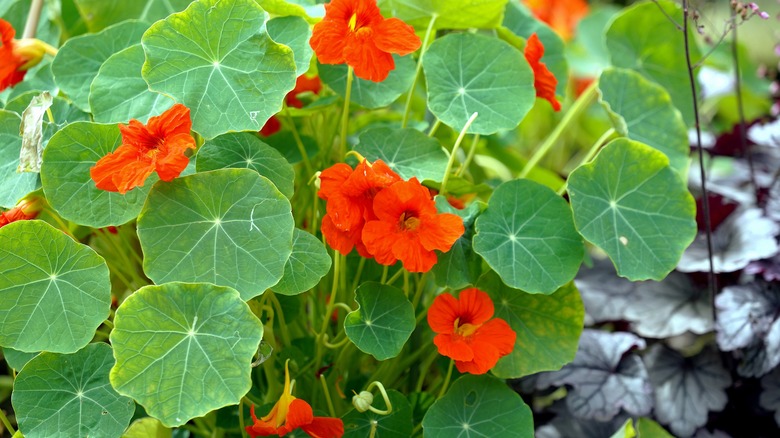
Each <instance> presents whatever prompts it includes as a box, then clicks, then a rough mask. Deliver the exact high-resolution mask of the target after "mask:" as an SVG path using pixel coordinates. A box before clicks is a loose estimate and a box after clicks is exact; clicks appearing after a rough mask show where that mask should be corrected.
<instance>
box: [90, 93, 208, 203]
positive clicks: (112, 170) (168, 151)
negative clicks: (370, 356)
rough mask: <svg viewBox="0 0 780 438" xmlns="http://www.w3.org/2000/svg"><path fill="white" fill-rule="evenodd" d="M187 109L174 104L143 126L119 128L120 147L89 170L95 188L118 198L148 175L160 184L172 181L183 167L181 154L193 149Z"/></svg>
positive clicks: (134, 123) (184, 161)
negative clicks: (120, 134)
mask: <svg viewBox="0 0 780 438" xmlns="http://www.w3.org/2000/svg"><path fill="white" fill-rule="evenodd" d="M191 128H192V121H191V120H190V109H189V108H187V107H186V106H184V105H182V104H180V103H177V104H176V105H174V106H172V107H171V108H170V109H168V110H167V111H165V112H164V113H162V114H161V115H159V116H155V117H151V118H150V119H149V122H148V123H147V124H146V125H144V124H143V123H141V122H139V121H138V120H135V119H133V120H130V124H129V125H121V124H120V125H119V131H120V132H121V133H122V145H121V146H119V147H118V148H117V149H116V150H115V151H114V152H111V153H109V154H108V155H106V156H105V157H103V158H101V159H100V160H98V162H97V163H96V164H95V165H94V166H93V167H92V168H91V169H89V174H90V176H91V177H92V180H93V181H95V184H96V185H97V188H99V189H102V190H107V191H109V192H119V193H122V194H125V193H127V192H128V191H130V190H132V189H134V188H135V187H140V186H143V185H144V181H146V178H148V177H149V175H151V174H152V172H155V171H156V172H157V175H159V176H160V179H161V180H163V181H172V180H173V179H174V178H176V177H177V176H179V174H181V172H182V171H183V170H184V168H185V167H187V163H188V162H189V159H188V158H187V156H186V155H184V152H185V151H186V150H187V149H195V139H194V138H192V135H191V134H190V129H191Z"/></svg>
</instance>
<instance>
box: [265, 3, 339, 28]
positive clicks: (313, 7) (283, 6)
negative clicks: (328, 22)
mask: <svg viewBox="0 0 780 438" xmlns="http://www.w3.org/2000/svg"><path fill="white" fill-rule="evenodd" d="M256 1H257V3H259V4H260V6H262V7H263V9H265V10H266V11H268V12H269V13H270V14H272V15H275V16H281V17H285V16H288V15H294V16H296V17H302V18H304V19H306V21H308V22H310V23H312V24H314V23H315V22H317V21H319V19H320V18H322V17H324V16H325V7H324V6H323V5H322V4H321V3H320V4H318V3H317V2H316V1H315V0H292V1H288V0H256Z"/></svg>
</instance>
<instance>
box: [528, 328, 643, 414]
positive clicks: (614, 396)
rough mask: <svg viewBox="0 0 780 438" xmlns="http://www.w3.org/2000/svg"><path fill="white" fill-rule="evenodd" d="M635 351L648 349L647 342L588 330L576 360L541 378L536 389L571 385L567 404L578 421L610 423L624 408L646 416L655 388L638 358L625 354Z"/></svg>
mask: <svg viewBox="0 0 780 438" xmlns="http://www.w3.org/2000/svg"><path fill="white" fill-rule="evenodd" d="M632 348H639V349H643V348H645V341H644V340H643V339H642V338H639V337H637V336H635V335H633V334H631V333H623V332H620V333H609V332H604V331H600V330H588V329H586V330H584V331H583V332H582V336H581V337H580V345H579V350H577V354H576V356H575V357H574V361H573V362H571V363H570V364H568V365H566V366H564V367H563V368H562V369H561V370H560V371H555V372H552V373H545V374H543V375H541V376H540V378H539V380H538V381H537V388H540V389H541V388H545V387H547V386H550V385H564V384H565V385H570V386H571V387H572V389H571V391H569V394H568V396H567V397H566V403H567V406H568V408H569V410H570V411H571V413H572V414H573V415H574V416H576V417H579V418H585V419H594V420H598V421H608V420H611V419H612V418H614V417H615V416H616V415H617V414H618V413H619V412H620V410H621V408H622V409H625V411H626V412H627V413H628V414H630V415H633V416H642V415H647V414H649V413H650V411H651V409H652V408H653V399H652V397H651V394H652V391H653V388H652V386H651V385H650V380H649V378H648V376H647V370H646V369H645V366H644V363H642V360H641V359H640V358H639V356H637V355H635V354H626V353H627V352H628V351H629V350H630V349H632Z"/></svg>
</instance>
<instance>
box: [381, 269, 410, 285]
mask: <svg viewBox="0 0 780 438" xmlns="http://www.w3.org/2000/svg"><path fill="white" fill-rule="evenodd" d="M405 271H406V270H405V269H404V268H401V269H399V270H397V271H395V274H393V276H392V277H390V279H389V280H387V283H385V284H387V285H390V284H393V283H394V282H395V281H396V280H398V278H399V277H400V276H401V275H402V274H403V273H404V272H405Z"/></svg>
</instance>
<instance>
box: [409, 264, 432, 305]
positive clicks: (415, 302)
mask: <svg viewBox="0 0 780 438" xmlns="http://www.w3.org/2000/svg"><path fill="white" fill-rule="evenodd" d="M429 272H430V271H429ZM427 277H428V272H426V273H424V274H423V275H422V276H421V277H420V281H419V282H418V283H417V291H416V292H415V293H414V299H413V300H412V308H414V309H416V308H417V305H418V304H420V298H422V293H423V291H424V290H425V281H426V280H427Z"/></svg>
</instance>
